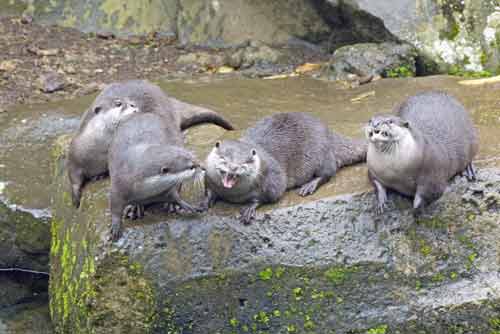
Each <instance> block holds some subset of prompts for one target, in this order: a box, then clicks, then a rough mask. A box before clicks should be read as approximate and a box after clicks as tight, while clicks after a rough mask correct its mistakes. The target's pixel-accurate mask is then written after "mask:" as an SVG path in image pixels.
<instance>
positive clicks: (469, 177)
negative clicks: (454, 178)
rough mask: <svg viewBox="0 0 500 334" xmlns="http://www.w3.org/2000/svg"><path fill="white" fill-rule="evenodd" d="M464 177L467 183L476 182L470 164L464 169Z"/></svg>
mask: <svg viewBox="0 0 500 334" xmlns="http://www.w3.org/2000/svg"><path fill="white" fill-rule="evenodd" d="M465 176H466V177H467V180H469V181H476V170H475V169H474V165H472V162H471V163H470V164H468V165H467V167H466V168H465Z"/></svg>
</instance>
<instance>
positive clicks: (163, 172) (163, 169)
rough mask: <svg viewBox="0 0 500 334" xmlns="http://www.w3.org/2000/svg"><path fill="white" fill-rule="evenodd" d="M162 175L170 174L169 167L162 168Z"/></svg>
mask: <svg viewBox="0 0 500 334" xmlns="http://www.w3.org/2000/svg"><path fill="white" fill-rule="evenodd" d="M160 173H161V174H167V173H168V167H162V168H160Z"/></svg>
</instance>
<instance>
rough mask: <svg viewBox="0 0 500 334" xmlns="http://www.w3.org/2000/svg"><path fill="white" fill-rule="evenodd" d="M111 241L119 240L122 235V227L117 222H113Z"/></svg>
mask: <svg viewBox="0 0 500 334" xmlns="http://www.w3.org/2000/svg"><path fill="white" fill-rule="evenodd" d="M110 234H111V241H117V240H118V239H120V237H121V236H122V231H121V227H120V226H119V225H117V224H111V233H110Z"/></svg>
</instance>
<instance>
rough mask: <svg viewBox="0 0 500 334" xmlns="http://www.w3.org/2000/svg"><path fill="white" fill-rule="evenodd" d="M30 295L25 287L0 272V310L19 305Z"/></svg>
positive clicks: (29, 291) (28, 289)
mask: <svg viewBox="0 0 500 334" xmlns="http://www.w3.org/2000/svg"><path fill="white" fill-rule="evenodd" d="M31 295H32V292H31V290H30V288H29V287H28V286H27V285H24V284H21V283H19V282H15V281H14V280H12V279H10V278H8V277H7V275H5V274H4V273H3V272H0V309H1V308H4V307H8V306H12V305H15V304H19V303H20V302H21V301H22V300H23V299H27V298H29V297H31Z"/></svg>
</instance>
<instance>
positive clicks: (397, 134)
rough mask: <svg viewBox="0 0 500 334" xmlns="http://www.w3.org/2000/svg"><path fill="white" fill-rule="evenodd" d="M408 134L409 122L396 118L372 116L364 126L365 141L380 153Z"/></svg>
mask: <svg viewBox="0 0 500 334" xmlns="http://www.w3.org/2000/svg"><path fill="white" fill-rule="evenodd" d="M410 134H411V132H410V124H409V122H408V121H406V120H404V119H402V118H400V117H397V116H374V117H372V119H370V121H368V124H367V125H366V126H365V135H366V139H368V141H369V142H370V143H371V144H373V145H375V147H377V148H378V149H380V150H382V151H384V150H385V148H389V147H392V146H393V144H395V143H398V142H400V141H401V140H402V139H404V138H405V137H406V136H408V135H410Z"/></svg>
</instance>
